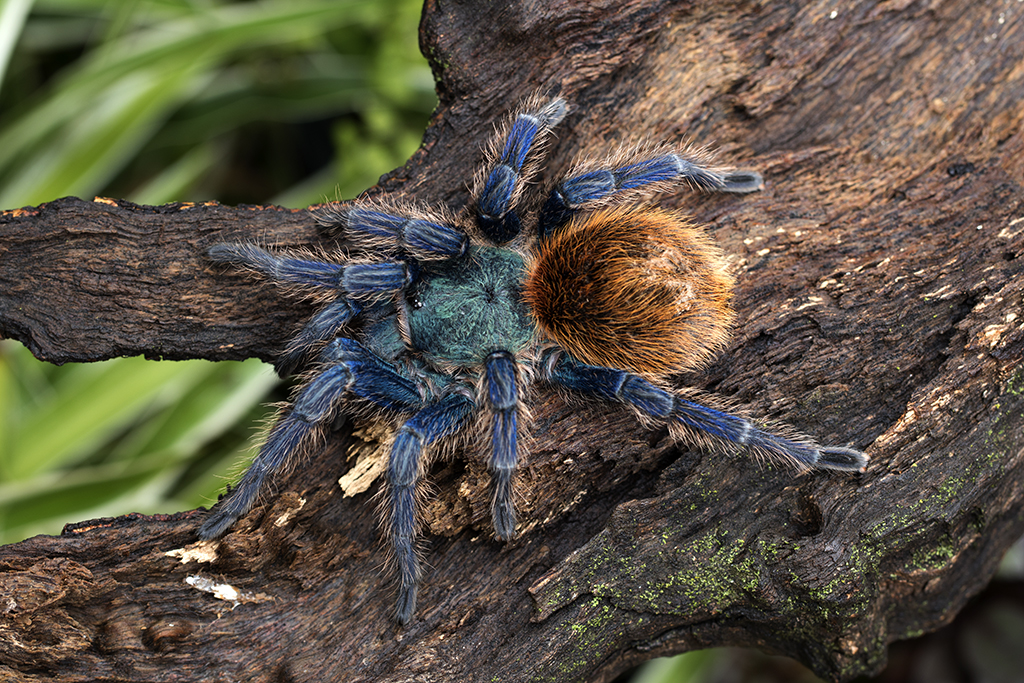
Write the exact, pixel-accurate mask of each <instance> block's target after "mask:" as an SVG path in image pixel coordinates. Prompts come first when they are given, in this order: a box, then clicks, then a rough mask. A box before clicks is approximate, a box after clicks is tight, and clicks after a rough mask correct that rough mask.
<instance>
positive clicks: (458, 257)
mask: <svg viewBox="0 0 1024 683" xmlns="http://www.w3.org/2000/svg"><path fill="white" fill-rule="evenodd" d="M566 111H567V105H566V102H565V101H564V100H563V99H561V98H555V99H550V100H543V99H541V98H533V99H532V100H530V101H528V102H527V103H526V104H525V105H524V106H523V108H522V109H521V110H520V111H519V112H518V113H516V114H514V115H513V116H511V117H510V119H509V120H508V121H507V122H506V124H505V125H504V127H503V129H502V130H501V131H499V132H498V134H497V135H496V136H495V138H494V140H493V142H492V144H491V145H490V147H489V149H488V151H487V153H486V159H485V163H484V166H483V170H482V171H481V172H480V173H479V174H478V176H477V179H476V181H475V188H474V191H473V199H472V201H471V203H470V204H469V205H468V206H466V207H464V208H463V209H462V210H461V211H459V212H458V213H453V212H450V211H449V210H445V209H425V208H421V207H416V206H411V205H406V204H401V203H398V202H394V203H392V202H388V201H382V200H359V201H356V202H354V203H351V204H329V205H325V206H323V207H320V208H317V209H314V210H313V215H314V216H315V217H316V219H317V220H318V221H319V222H320V223H321V224H322V225H323V226H325V228H326V230H327V231H328V232H329V234H331V235H332V236H335V237H339V238H341V239H343V240H344V241H345V243H346V245H347V247H348V251H341V250H337V251H332V252H328V254H327V256H326V257H324V258H319V257H314V256H311V255H301V254H288V255H285V254H273V253H270V252H268V251H266V250H264V249H262V248H260V247H257V246H253V245H250V244H218V245H216V246H214V247H212V248H211V249H210V250H209V256H210V258H211V259H212V260H214V261H217V262H222V263H231V264H235V265H238V266H242V267H244V268H248V269H250V270H252V271H255V272H256V273H258V274H259V275H261V276H263V277H266V278H268V279H270V280H272V281H275V282H277V283H281V284H285V285H292V286H297V287H298V288H300V289H301V290H302V291H303V292H304V293H306V294H320V295H325V296H326V304H325V305H324V306H323V308H321V309H320V310H319V312H318V313H316V315H314V316H313V318H312V319H311V320H310V321H309V322H308V323H307V324H306V326H305V327H304V328H303V329H302V330H301V331H300V332H299V333H298V335H297V336H296V337H295V339H294V340H293V341H292V342H291V344H290V345H289V346H288V348H287V349H286V350H285V352H284V354H283V356H282V357H281V358H280V360H279V361H278V363H277V368H278V370H279V372H281V373H282V374H287V373H290V372H292V371H294V370H296V369H298V368H301V367H304V366H307V365H311V366H313V367H314V368H315V371H314V372H313V373H312V374H311V375H310V377H309V379H308V381H307V382H306V383H305V384H304V385H303V386H302V387H301V388H300V389H299V390H298V392H297V394H296V396H295V398H294V402H293V404H292V405H291V406H290V409H288V410H287V411H286V412H284V413H283V414H282V416H281V417H280V418H279V419H278V421H277V422H276V424H275V425H274V426H273V428H272V429H271V431H270V433H269V435H268V437H267V440H266V442H265V443H264V444H263V447H262V448H261V450H260V452H259V454H258V455H257V457H256V458H255V460H254V462H253V463H252V466H251V467H250V468H249V469H248V470H247V471H246V473H245V474H244V475H243V476H242V478H241V480H240V481H239V482H238V485H237V486H236V487H235V488H234V489H233V490H232V491H231V492H230V495H229V496H228V497H227V498H226V499H225V500H224V501H223V502H222V503H220V504H219V505H218V506H217V507H216V508H215V510H214V511H213V512H212V514H211V515H210V516H209V518H208V519H207V520H206V522H205V523H204V524H203V526H202V528H201V529H200V531H199V535H200V536H201V537H202V538H204V539H213V538H216V537H218V536H220V535H221V534H223V533H224V532H225V531H226V530H227V529H228V528H229V527H230V526H231V525H232V524H233V523H234V522H235V521H236V520H237V519H238V518H239V517H241V516H242V515H244V514H246V513H247V512H248V511H249V509H250V508H251V507H252V506H253V504H254V503H255V501H256V500H257V498H258V496H259V494H260V492H261V490H262V489H263V488H264V486H265V484H266V483H267V480H268V479H272V478H273V477H274V476H275V475H277V474H278V473H280V472H282V471H283V470H285V469H286V468H287V466H288V465H289V464H290V463H291V462H292V461H293V460H294V458H295V457H296V454H297V453H299V452H300V451H302V450H303V449H304V448H307V447H308V443H309V442H310V441H311V440H313V439H315V438H316V437H317V435H318V434H319V433H320V432H321V431H322V427H323V426H324V425H325V424H327V423H329V422H330V421H331V419H332V418H333V417H334V416H335V415H336V414H337V413H338V412H339V411H342V412H345V413H353V412H363V413H372V414H373V415H380V414H381V413H384V414H387V415H389V416H392V417H393V418H395V419H396V420H397V423H396V424H397V425H398V426H397V430H396V431H395V432H394V435H393V441H392V443H391V446H390V458H389V460H388V464H387V470H386V488H385V490H384V493H383V495H384V497H385V498H384V509H385V515H384V516H385V519H384V522H383V524H384V526H385V529H386V532H387V536H388V538H389V539H390V544H391V549H392V551H393V553H394V561H395V564H396V567H397V573H398V606H397V610H396V617H397V619H398V621H400V622H402V623H407V622H408V621H409V620H410V619H411V617H412V614H413V611H414V609H415V604H416V591H417V584H418V581H419V578H420V565H419V560H418V558H417V553H416V547H415V546H416V532H417V518H416V488H417V484H418V483H419V481H420V479H421V477H422V475H423V472H424V469H425V461H426V459H427V455H428V452H429V450H430V449H431V448H432V447H434V446H436V445H437V444H438V443H439V442H441V441H442V440H450V439H451V438H452V437H456V436H457V435H460V434H462V433H464V432H466V431H467V430H469V429H477V430H479V431H480V432H482V433H483V434H484V438H483V440H482V441H481V444H482V445H481V450H483V451H484V452H485V456H484V457H486V461H487V464H488V467H489V470H490V473H491V479H492V487H493V499H492V507H491V513H492V520H493V525H494V533H495V535H496V536H497V537H498V538H499V539H503V540H507V539H510V538H511V537H512V536H513V534H514V532H515V527H516V519H515V510H514V508H513V478H514V476H515V473H516V468H517V467H518V465H519V463H520V462H521V461H522V459H523V439H522V436H523V434H524V430H525V429H526V428H527V427H528V424H529V421H530V412H529V408H528V406H527V405H526V404H525V401H524V396H526V395H527V394H528V392H529V388H530V385H531V384H533V383H534V382H545V383H548V384H551V385H555V386H556V387H560V388H563V389H565V390H567V391H569V392H571V393H577V394H584V395H590V396H594V397H597V398H600V399H604V400H607V401H613V402H616V403H620V404H624V405H625V406H627V407H628V408H630V409H632V411H633V412H634V413H635V414H636V415H637V417H638V418H639V419H640V421H641V422H642V423H644V424H645V425H648V426H657V425H667V426H668V429H669V432H670V434H671V435H672V436H673V437H674V438H675V439H677V440H679V441H683V442H686V443H690V444H696V445H699V446H706V447H713V446H716V445H717V446H733V447H743V448H746V449H748V450H749V451H751V452H752V453H754V454H755V455H757V456H759V457H763V458H767V459H772V460H776V461H781V462H787V463H792V464H793V465H796V466H797V467H798V468H801V469H806V468H809V467H820V468H831V469H837V470H853V471H856V470H863V469H864V468H865V465H866V463H867V457H866V456H865V455H864V454H863V453H861V452H860V451H856V450H853V449H850V448H840V447H823V446H819V445H818V444H816V443H815V442H814V441H813V440H811V439H809V438H807V437H805V436H803V435H800V434H797V433H795V432H793V431H792V430H790V429H788V428H785V427H783V428H781V431H780V429H779V428H777V427H776V428H772V429H769V428H767V427H765V426H763V425H760V426H759V424H758V423H756V422H753V421H752V420H751V419H749V418H747V417H743V416H740V415H736V414H733V413H731V412H729V411H728V410H726V409H724V408H722V407H720V403H719V402H718V401H716V400H715V399H714V397H712V396H709V395H706V394H702V393H700V392H698V391H696V390H693V389H683V390H678V389H674V388H672V386H671V384H670V383H669V377H670V376H671V375H673V374H676V373H679V372H681V371H684V370H692V369H696V368H700V367H702V366H703V365H704V364H705V363H706V362H707V361H708V360H709V359H710V358H711V356H713V355H714V354H715V352H717V351H719V350H720V349H721V348H722V346H724V344H725V341H726V338H727V333H728V328H729V325H730V323H731V321H732V312H731V309H730V305H729V304H730V301H729V300H730V296H731V291H732V285H733V281H732V279H731V277H730V276H729V274H728V273H727V272H726V270H725V267H724V260H723V256H722V253H721V251H720V250H719V249H718V248H717V247H716V246H715V245H714V243H712V242H711V241H710V239H709V238H708V237H707V236H706V235H705V234H704V233H703V231H702V230H700V229H699V228H697V227H694V226H692V225H691V224H690V223H689V222H688V221H687V219H686V218H685V217H684V216H681V215H679V214H676V213H672V212H668V211H663V210H660V209H656V208H652V207H650V206H644V205H642V204H641V203H639V202H640V200H642V199H643V198H644V197H646V196H649V195H651V194H653V193H654V192H658V191H665V190H668V189H671V188H674V187H677V186H678V185H680V184H683V185H687V186H689V187H691V188H693V189H696V190H704V191H718V192H733V193H747V192H754V191H757V190H759V189H760V188H761V187H762V181H761V177H760V175H759V174H757V173H754V172H740V171H727V170H725V169H721V168H717V167H714V166H712V165H711V159H710V157H709V155H708V154H707V153H706V152H704V151H703V150H699V149H693V148H670V147H655V146H637V147H633V148H630V149H624V150H622V151H620V152H619V153H617V154H616V155H614V156H612V157H610V158H608V159H604V160H601V161H589V160H583V161H579V162H577V163H576V165H575V167H574V168H573V169H572V170H570V172H569V173H568V174H567V175H566V176H564V177H563V178H562V179H561V180H559V181H558V182H557V183H556V184H555V185H554V187H553V188H552V189H551V191H550V192H548V193H547V195H546V197H543V196H540V197H537V198H536V201H531V200H532V199H533V197H532V196H531V194H530V193H529V192H527V190H528V187H529V186H528V184H529V181H530V178H531V176H533V175H534V174H535V172H536V170H537V168H536V167H537V163H538V161H537V158H538V156H539V149H540V147H541V146H542V144H543V141H544V139H545V137H547V135H548V134H549V133H550V132H551V129H552V128H553V127H554V126H555V125H556V124H557V123H558V122H559V121H561V120H562V118H563V117H564V116H565V114H566ZM350 252H351V253H352V254H353V255H351V256H350V255H349V253H350ZM716 406H719V407H716Z"/></svg>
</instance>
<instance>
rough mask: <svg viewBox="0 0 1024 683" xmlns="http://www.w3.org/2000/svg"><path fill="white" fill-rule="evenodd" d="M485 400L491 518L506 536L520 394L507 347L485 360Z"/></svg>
mask: <svg viewBox="0 0 1024 683" xmlns="http://www.w3.org/2000/svg"><path fill="white" fill-rule="evenodd" d="M484 377H485V382H486V390H487V393H486V396H487V398H486V403H487V406H488V407H489V408H490V412H491V416H492V417H491V457H490V462H489V467H490V470H491V481H492V482H493V486H494V498H493V500H492V502H491V519H492V520H493V523H494V533H495V535H496V536H497V537H498V538H500V539H502V540H506V541H507V540H509V539H511V538H512V535H513V534H514V533H515V530H516V511H515V505H514V503H513V500H512V476H513V475H514V474H515V471H516V465H517V464H518V461H519V456H518V452H517V444H516V441H517V438H518V426H517V417H518V407H519V395H518V390H517V388H516V368H515V358H514V357H513V356H512V354H511V353H509V352H508V351H496V352H494V353H492V354H490V355H489V356H488V357H487V360H486V361H485V362H484Z"/></svg>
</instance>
